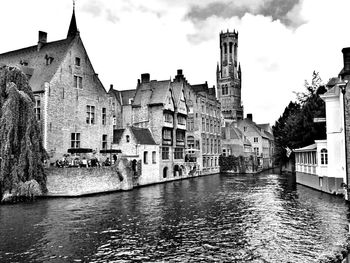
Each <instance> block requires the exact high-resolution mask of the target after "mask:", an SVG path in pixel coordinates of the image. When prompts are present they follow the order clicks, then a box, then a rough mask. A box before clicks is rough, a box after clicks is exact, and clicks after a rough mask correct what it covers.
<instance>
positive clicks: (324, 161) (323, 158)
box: [321, 149, 328, 165]
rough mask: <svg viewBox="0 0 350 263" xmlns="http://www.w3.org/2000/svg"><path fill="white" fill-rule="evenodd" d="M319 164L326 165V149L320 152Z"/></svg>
mask: <svg viewBox="0 0 350 263" xmlns="http://www.w3.org/2000/svg"><path fill="white" fill-rule="evenodd" d="M321 164H324V165H325V164H328V153H327V149H322V150H321Z"/></svg>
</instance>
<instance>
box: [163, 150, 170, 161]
mask: <svg viewBox="0 0 350 263" xmlns="http://www.w3.org/2000/svg"><path fill="white" fill-rule="evenodd" d="M162 160H169V147H162Z"/></svg>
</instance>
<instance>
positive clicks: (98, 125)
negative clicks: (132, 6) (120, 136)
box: [0, 9, 117, 162]
mask: <svg viewBox="0 0 350 263" xmlns="http://www.w3.org/2000/svg"><path fill="white" fill-rule="evenodd" d="M0 63H3V64H6V65H9V66H16V67H19V68H20V69H21V70H22V71H23V72H24V73H25V74H26V75H27V76H28V78H29V84H30V86H31V88H32V90H33V93H34V96H35V100H36V103H35V112H36V116H37V119H38V121H40V123H41V127H42V136H43V143H44V147H45V149H46V150H47V152H48V153H49V155H50V157H51V160H50V161H51V162H52V161H54V160H55V159H60V158H62V156H63V154H66V153H67V152H68V149H70V148H88V149H89V150H93V151H95V152H96V153H97V154H99V153H100V151H101V150H104V149H107V148H109V147H110V144H111V142H112V136H113V117H115V113H113V111H112V110H113V104H114V107H117V106H116V105H115V103H116V102H114V99H113V97H112V96H110V95H109V94H108V93H107V92H106V90H105V89H104V87H103V85H102V83H101V81H100V80H99V78H98V75H97V74H96V73H95V71H94V69H93V67H92V64H91V61H90V59H89V56H88V54H87V52H86V50H85V48H84V45H83V42H82V39H81V37H80V34H79V31H78V28H77V23H76V18H75V12H74V9H73V14H72V18H71V21H70V25H69V29H68V33H67V37H66V38H65V39H62V40H58V41H53V42H48V41H47V33H45V32H42V31H39V39H38V43H37V45H34V46H30V47H26V48H22V49H19V50H14V51H10V52H6V53H3V54H0Z"/></svg>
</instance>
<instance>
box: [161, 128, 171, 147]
mask: <svg viewBox="0 0 350 263" xmlns="http://www.w3.org/2000/svg"><path fill="white" fill-rule="evenodd" d="M172 139H173V136H172V130H168V129H164V130H163V144H167V145H171V144H172Z"/></svg>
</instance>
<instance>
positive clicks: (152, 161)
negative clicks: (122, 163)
mask: <svg viewBox="0 0 350 263" xmlns="http://www.w3.org/2000/svg"><path fill="white" fill-rule="evenodd" d="M112 147H113V149H117V150H119V151H120V152H121V153H120V154H118V157H119V158H120V157H124V158H127V159H128V160H129V161H132V169H134V172H136V177H137V178H136V180H134V181H135V182H134V184H135V185H138V184H139V185H146V184H152V183H157V182H159V181H161V178H160V175H159V145H157V144H156V142H155V141H154V139H153V136H152V133H151V131H150V130H149V129H148V128H137V127H133V126H127V127H126V128H125V129H115V130H114V136H113V145H112ZM137 163H139V164H138V167H137Z"/></svg>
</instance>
